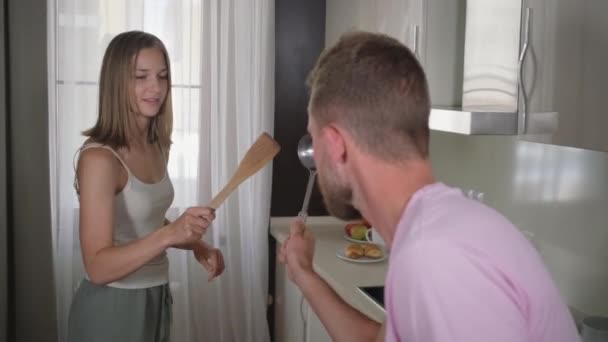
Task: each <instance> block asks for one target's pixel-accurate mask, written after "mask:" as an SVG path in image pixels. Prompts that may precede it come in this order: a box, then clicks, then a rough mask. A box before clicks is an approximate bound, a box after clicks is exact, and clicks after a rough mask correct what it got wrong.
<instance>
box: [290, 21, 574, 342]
mask: <svg viewBox="0 0 608 342" xmlns="http://www.w3.org/2000/svg"><path fill="white" fill-rule="evenodd" d="M308 86H309V88H310V102H309V105H308V113H309V124H308V130H309V132H310V134H311V135H312V137H313V148H314V159H315V163H316V167H317V170H318V172H319V185H320V188H321V191H322V193H323V197H324V199H325V203H326V206H327V208H328V210H329V211H330V212H331V213H332V214H333V215H335V216H337V217H338V218H341V219H344V220H350V219H355V218H358V217H361V215H360V214H362V215H363V217H365V218H366V219H367V220H368V221H369V222H371V224H372V225H373V226H374V227H376V229H377V230H378V232H379V233H380V235H381V236H382V238H383V239H384V240H385V241H386V242H387V245H388V246H390V249H391V255H390V261H389V269H388V274H387V276H386V284H385V298H386V300H385V302H386V321H385V322H384V324H383V325H382V326H380V325H379V324H377V323H376V322H374V321H372V320H370V319H368V318H367V317H365V316H364V315H363V314H361V313H360V312H358V311H357V310H355V309H354V308H352V307H350V306H349V305H347V304H346V303H345V302H344V301H343V300H342V299H341V298H340V297H339V296H338V295H337V294H336V293H335V292H334V291H333V290H332V289H331V288H330V287H329V286H328V284H327V283H326V282H325V281H324V280H323V279H321V278H320V277H319V276H318V275H317V274H316V273H315V272H314V270H313V268H312V258H313V252H314V240H313V238H312V236H311V234H310V232H309V231H307V230H306V229H305V227H304V225H303V224H302V223H301V222H299V221H294V223H293V224H292V227H291V234H290V236H289V238H288V239H287V241H286V242H285V243H284V244H283V246H282V248H281V252H280V255H279V258H280V260H281V261H282V262H283V263H285V264H286V267H287V271H288V274H289V276H290V279H291V280H292V281H293V282H294V283H295V284H296V285H297V286H298V287H299V288H300V289H301V290H302V292H303V293H304V295H305V297H306V299H307V301H308V302H309V303H310V305H311V307H312V309H313V310H314V312H315V313H316V314H317V316H318V317H319V318H320V320H321V321H322V322H323V324H324V326H325V327H326V329H327V331H328V332H329V334H330V335H331V336H332V338H333V339H334V340H336V341H348V342H351V341H374V340H376V341H406V342H434V341H466V342H477V341H484V342H487V341H493V342H497V341H505V342H507V341H509V342H513V341H518V342H521V341H530V342H561V341H563V342H571V341H577V340H578V335H577V333H576V329H575V326H574V323H573V320H572V318H571V317H570V316H569V312H568V309H567V307H566V306H565V305H564V303H563V302H562V300H561V298H560V295H559V293H558V291H557V289H556V287H555V285H554V284H553V281H552V280H551V277H550V276H549V274H548V273H547V271H546V270H545V267H544V266H543V263H542V261H541V259H540V257H539V256H538V254H537V253H536V251H535V250H534V248H533V247H532V246H531V245H530V243H529V242H528V241H527V240H526V238H525V237H523V236H522V235H521V234H520V233H519V231H518V230H517V229H516V228H515V227H514V226H513V225H512V224H511V223H510V222H509V221H508V220H507V219H505V218H504V217H503V216H502V215H500V214H499V213H497V212H496V211H494V210H492V209H490V208H488V207H485V206H484V205H483V204H481V203H478V202H476V201H473V200H469V199H467V198H466V197H465V196H463V195H462V193H461V192H460V191H459V190H458V189H455V188H450V187H448V186H446V185H444V184H442V183H439V182H436V181H435V179H434V178H433V174H432V171H431V165H430V163H429V159H428V156H429V147H428V146H429V128H428V116H429V112H430V100H429V93H428V86H427V81H426V77H425V75H424V72H423V70H422V67H421V66H420V64H419V63H418V61H417V60H416V58H415V57H414V56H413V54H412V53H411V52H410V51H409V50H408V49H407V48H406V47H405V46H403V45H401V44H400V43H399V42H398V41H396V40H394V39H392V38H389V37H387V36H383V35H377V34H371V33H361V32H359V33H351V34H348V35H346V36H343V37H342V38H341V40H340V41H339V42H338V43H337V44H336V45H334V46H333V47H331V48H330V49H329V50H327V51H325V52H324V53H323V54H322V55H321V57H320V58H319V60H318V62H317V64H316V66H315V68H314V69H313V71H312V72H311V74H310V76H309V79H308Z"/></svg>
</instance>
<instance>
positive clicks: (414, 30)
mask: <svg viewBox="0 0 608 342" xmlns="http://www.w3.org/2000/svg"><path fill="white" fill-rule="evenodd" d="M412 38H413V40H414V43H413V44H412V50H414V51H413V52H414V56H416V58H420V53H419V52H418V50H419V47H418V40H419V31H418V25H412Z"/></svg>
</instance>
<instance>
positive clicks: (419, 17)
mask: <svg viewBox="0 0 608 342" xmlns="http://www.w3.org/2000/svg"><path fill="white" fill-rule="evenodd" d="M423 7H424V1H423V0H373V1H372V0H327V2H326V12H325V15H326V19H325V46H330V45H332V44H334V43H335V42H336V41H337V40H338V38H339V37H340V35H342V34H343V33H345V32H348V31H352V30H364V31H371V32H381V33H385V34H387V35H389V36H392V37H394V38H396V39H398V40H399V41H401V42H402V43H403V44H405V45H406V46H408V47H409V48H410V49H412V51H415V52H417V54H419V55H421V54H423V51H422V49H423V48H424V44H422V34H423V33H422V31H423V25H424V20H423V18H424V16H423V11H424V9H423Z"/></svg>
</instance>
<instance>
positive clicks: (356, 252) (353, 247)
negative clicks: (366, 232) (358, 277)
mask: <svg viewBox="0 0 608 342" xmlns="http://www.w3.org/2000/svg"><path fill="white" fill-rule="evenodd" d="M344 254H345V255H346V257H347V258H351V259H359V258H360V257H362V256H364V255H365V250H364V249H363V245H361V244H358V243H351V244H349V245H348V246H346V249H345V250H344Z"/></svg>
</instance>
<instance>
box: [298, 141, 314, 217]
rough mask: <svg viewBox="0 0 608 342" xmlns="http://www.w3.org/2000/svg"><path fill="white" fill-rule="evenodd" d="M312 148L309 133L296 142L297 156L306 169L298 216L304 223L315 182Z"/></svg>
mask: <svg viewBox="0 0 608 342" xmlns="http://www.w3.org/2000/svg"><path fill="white" fill-rule="evenodd" d="M313 155H314V150H313V148H312V137H311V136H310V134H306V135H304V136H303V137H302V138H300V141H299V142H298V158H300V162H301V163H302V165H303V166H304V167H305V168H307V169H308V172H309V175H308V185H307V186H306V194H305V195H304V202H303V203H302V210H300V213H299V214H298V216H299V217H300V219H301V220H302V222H304V223H306V218H307V217H308V204H309V203H310V195H311V193H312V187H313V185H314V184H315V176H316V175H317V168H316V167H315V160H314V159H313Z"/></svg>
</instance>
